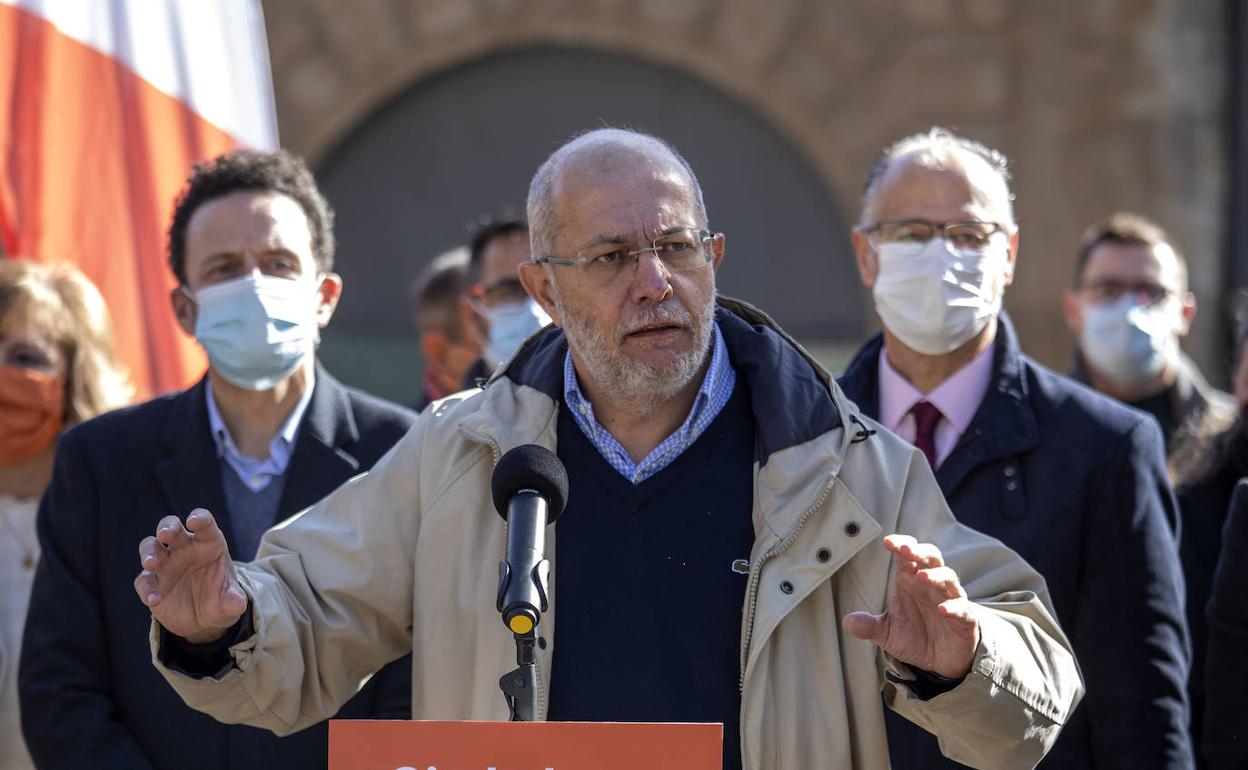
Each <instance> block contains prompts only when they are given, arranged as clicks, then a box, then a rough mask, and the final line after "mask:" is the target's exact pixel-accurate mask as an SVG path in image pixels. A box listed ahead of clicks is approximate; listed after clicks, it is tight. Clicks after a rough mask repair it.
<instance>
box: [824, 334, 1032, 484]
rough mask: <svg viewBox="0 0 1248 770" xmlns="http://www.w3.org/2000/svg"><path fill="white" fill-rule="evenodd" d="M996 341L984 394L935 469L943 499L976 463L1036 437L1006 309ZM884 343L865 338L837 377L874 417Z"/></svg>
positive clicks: (1016, 451) (1015, 451) (1021, 448)
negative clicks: (943, 459) (973, 413)
mask: <svg viewBox="0 0 1248 770" xmlns="http://www.w3.org/2000/svg"><path fill="white" fill-rule="evenodd" d="M995 345H996V349H995V351H994V353H993V363H992V382H991V383H990V384H989V386H988V392H987V393H986V394H985V395H984V400H983V402H982V403H981V404H980V405H979V409H978V410H977V411H976V412H975V417H974V418H973V419H972V420H971V424H970V425H969V426H967V429H966V431H965V432H964V433H963V434H962V435H961V436H960V437H959V438H958V443H957V445H956V446H955V447H954V449H953V452H951V453H950V454H949V456H948V457H946V458H945V461H944V462H943V463H941V465H940V468H939V469H937V471H936V480H937V481H938V482H939V483H940V489H941V491H942V492H944V494H945V497H946V498H948V497H950V496H952V495H953V494H954V493H955V492H956V491H957V489H958V487H959V486H961V484H962V482H964V481H965V480H966V478H967V476H969V475H970V474H971V472H972V471H974V470H975V469H976V468H978V467H979V466H981V465H983V464H984V463H988V462H992V461H994V460H999V459H1001V458H1003V457H1010V456H1016V455H1020V454H1022V453H1024V452H1026V451H1027V450H1029V449H1031V448H1033V447H1035V446H1036V445H1037V444H1038V443H1039V441H1040V429H1039V426H1038V424H1037V422H1036V415H1035V412H1033V411H1032V409H1031V404H1030V402H1029V400H1028V393H1027V378H1026V376H1025V374H1024V367H1023V355H1022V351H1021V350H1020V349H1019V346H1018V338H1017V336H1016V335H1015V333H1014V326H1013V324H1012V323H1011V322H1010V318H1009V316H1008V315H1007V314H1006V313H1004V312H1003V313H1001V315H1000V316H999V317H998V319H997V340H996V343H995ZM883 347H884V339H883V336H877V337H876V338H875V339H873V340H871V341H870V342H868V343H867V344H866V345H865V346H863V348H862V350H861V351H860V352H859V353H858V355H856V356H855V357H854V360H853V362H852V363H851V364H850V365H849V366H848V367H847V368H846V370H845V374H844V375H842V376H841V378H840V380H838V382H839V383H840V385H841V388H842V389H843V390H844V391H845V394H846V395H847V396H849V398H850V399H852V400H853V401H854V402H856V403H857V404H858V408H859V409H861V410H862V413H863V414H865V415H867V416H868V417H871V418H872V419H879V416H880V384H879V363H880V355H881V353H882V352H883ZM1015 472H1017V471H1015Z"/></svg>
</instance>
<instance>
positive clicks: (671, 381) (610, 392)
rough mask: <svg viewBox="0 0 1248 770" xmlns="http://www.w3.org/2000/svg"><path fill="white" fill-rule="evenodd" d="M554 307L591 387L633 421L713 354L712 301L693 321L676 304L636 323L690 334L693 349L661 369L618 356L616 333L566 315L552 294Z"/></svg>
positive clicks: (651, 409)
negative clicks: (665, 324) (668, 325)
mask: <svg viewBox="0 0 1248 770" xmlns="http://www.w3.org/2000/svg"><path fill="white" fill-rule="evenodd" d="M554 295H555V297H554V299H555V307H556V309H557V310H558V311H559V317H560V318H561V319H562V320H563V331H564V334H565V335H566V336H567V338H568V345H570V346H571V348H572V350H573V351H575V352H576V354H577V357H578V358H579V359H580V361H581V363H582V364H584V366H585V368H586V369H587V370H588V374H589V376H590V377H592V378H593V380H594V383H595V384H596V385H598V387H599V388H600V389H601V390H602V391H603V392H604V393H605V394H607V397H608V398H610V399H611V401H612V403H613V404H615V405H616V406H617V407H618V408H619V409H621V410H623V411H625V412H626V413H628V414H632V415H635V416H637V417H642V418H645V417H649V416H650V415H651V414H653V413H654V411H655V410H656V409H658V408H659V406H661V405H662V404H664V403H666V402H667V401H669V400H671V399H672V398H674V397H675V396H676V394H678V393H680V391H681V390H683V389H684V388H685V387H686V386H687V385H689V383H690V382H692V381H693V378H694V377H696V376H697V375H698V371H699V370H700V369H701V368H702V364H703V363H704V362H705V361H706V357H707V354H708V353H709V351H710V348H711V334H712V329H713V324H714V321H715V313H714V309H715V297H714V295H712V296H711V298H710V301H709V302H708V303H707V305H706V307H704V308H701V309H700V310H701V312H700V313H698V314H697V315H696V316H695V315H694V314H692V313H690V312H689V311H687V310H685V309H684V308H682V307H680V306H679V305H678V304H676V303H675V302H667V303H664V304H662V305H659V306H657V307H655V308H653V309H651V310H650V311H649V312H647V313H646V314H644V315H643V316H641V317H640V318H634V319H630V321H632V322H633V323H635V324H638V325H644V324H650V323H656V322H662V321H672V322H677V323H681V324H684V325H687V326H688V327H689V328H691V329H692V330H693V348H692V350H690V351H689V352H688V353H686V354H683V355H680V356H678V357H677V358H676V360H674V361H672V362H671V363H669V364H667V365H663V366H656V365H653V364H649V363H646V362H642V361H636V360H634V359H631V358H629V357H628V356H626V355H624V354H623V353H621V352H620V350H619V341H620V334H619V330H616V331H615V332H613V333H608V332H607V331H606V330H604V329H602V328H601V327H600V326H597V325H595V324H594V322H593V319H592V318H591V317H589V316H587V315H581V314H580V313H576V312H570V311H569V308H568V307H567V306H566V305H565V304H564V303H563V299H562V297H560V295H559V291H558V289H557V288H556V290H555V292H554Z"/></svg>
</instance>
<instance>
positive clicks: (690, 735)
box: [329, 719, 724, 770]
mask: <svg viewBox="0 0 1248 770" xmlns="http://www.w3.org/2000/svg"><path fill="white" fill-rule="evenodd" d="M723 740H724V726H723V725H721V724H718V723H716V724H655V723H644V724H643V723H633V722H628V723H620V722H416V721H401V720H354V719H334V720H330V723H329V770H642V768H645V770H722V757H723V754H722V746H723Z"/></svg>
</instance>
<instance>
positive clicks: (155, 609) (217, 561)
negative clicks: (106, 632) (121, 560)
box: [134, 508, 247, 644]
mask: <svg viewBox="0 0 1248 770" xmlns="http://www.w3.org/2000/svg"><path fill="white" fill-rule="evenodd" d="M139 563H140V564H141V565H142V567H143V571H142V572H140V573H139V576H138V577H136V578H135V579H134V590H135V592H136V593H138V595H139V600H140V601H142V602H143V603H144V604H146V605H147V606H148V607H149V608H151V610H152V617H154V618H155V619H156V622H158V623H160V625H162V626H164V627H165V630H167V631H168V632H169V633H171V634H176V635H177V636H180V637H182V638H184V639H186V640H187V641H189V642H191V643H193V644H205V643H207V642H211V641H215V640H216V639H219V638H220V637H221V636H222V635H223V634H224V633H225V631H226V630H227V629H228V628H229V627H230V626H232V625H234V623H235V622H237V621H238V619H239V618H240V617H242V614H243V612H245V611H246V609H247V596H246V595H245V594H244V593H243V589H242V587H241V586H239V584H238V578H237V577H235V575H234V561H233V560H232V559H230V550H229V548H228V547H227V546H226V544H225V536H224V535H223V534H222V533H221V529H220V528H219V527H218V526H217V522H216V520H215V519H214V518H212V514H211V513H209V512H208V511H205V510H204V509H203V508H196V509H195V510H193V511H191V514H190V515H189V516H187V517H186V526H185V527H184V526H182V522H181V521H180V520H179V519H178V517H177V516H166V517H165V518H163V519H161V520H160V523H159V524H157V525H156V536H155V537H150V536H149V537H145V538H143V541H142V542H141V543H139Z"/></svg>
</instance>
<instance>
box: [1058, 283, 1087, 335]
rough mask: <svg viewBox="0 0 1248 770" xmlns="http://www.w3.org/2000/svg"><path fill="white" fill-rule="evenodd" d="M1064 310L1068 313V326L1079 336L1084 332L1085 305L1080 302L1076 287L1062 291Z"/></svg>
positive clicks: (1072, 332)
mask: <svg viewBox="0 0 1248 770" xmlns="http://www.w3.org/2000/svg"><path fill="white" fill-rule="evenodd" d="M1062 310H1063V311H1064V312H1065V315H1066V328H1067V329H1070V333H1071V334H1073V335H1075V336H1076V337H1078V336H1079V335H1080V334H1082V333H1083V307H1082V306H1080V304H1079V293H1078V292H1076V291H1075V290H1074V289H1067V290H1066V291H1064V292H1062Z"/></svg>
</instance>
